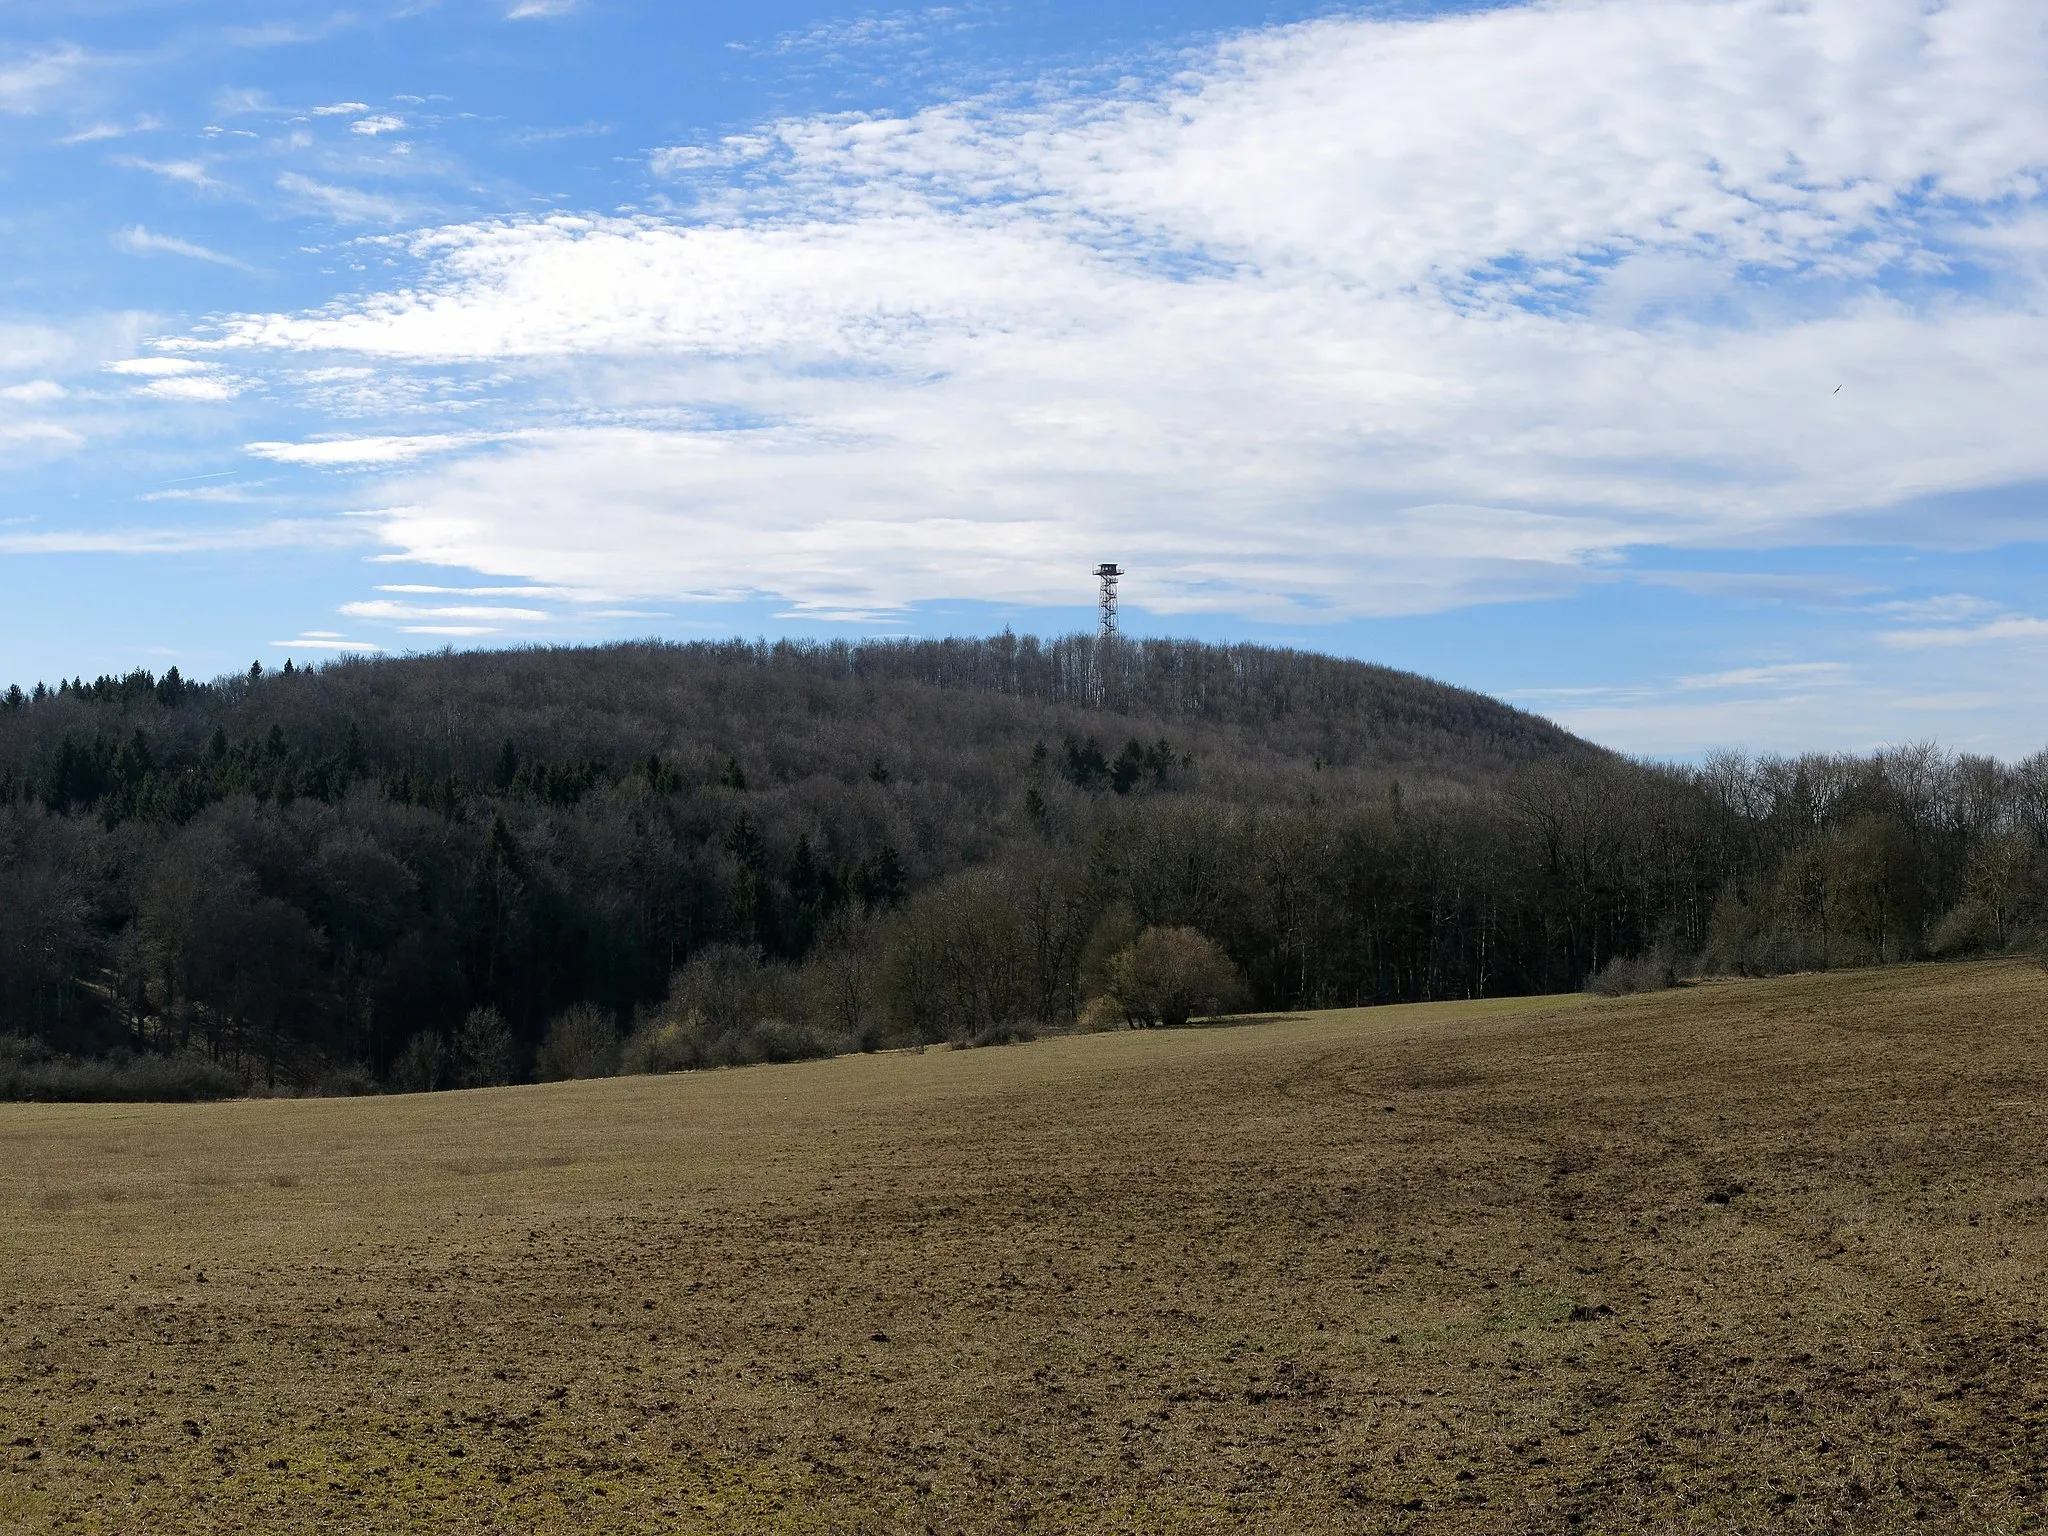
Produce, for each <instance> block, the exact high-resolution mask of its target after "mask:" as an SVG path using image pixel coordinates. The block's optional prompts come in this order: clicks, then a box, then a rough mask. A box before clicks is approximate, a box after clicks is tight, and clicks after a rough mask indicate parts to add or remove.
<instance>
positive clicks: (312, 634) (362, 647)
mask: <svg viewBox="0 0 2048 1536" xmlns="http://www.w3.org/2000/svg"><path fill="white" fill-rule="evenodd" d="M270 644H271V647H272V648H273V649H275V650H280V651H362V652H373V651H381V650H383V649H384V647H383V646H381V645H379V644H377V642H376V641H374V640H350V639H347V638H346V637H344V636H342V635H340V634H337V633H335V632H334V631H333V630H326V629H309V630H307V631H305V632H304V633H303V634H301V635H300V636H299V637H298V638H297V639H296V640H273V641H271V642H270Z"/></svg>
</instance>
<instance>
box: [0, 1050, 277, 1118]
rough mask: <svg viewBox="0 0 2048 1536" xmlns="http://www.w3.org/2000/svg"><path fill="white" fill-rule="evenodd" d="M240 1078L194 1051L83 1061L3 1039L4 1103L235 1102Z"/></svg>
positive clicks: (0, 1078) (0, 1085)
mask: <svg viewBox="0 0 2048 1536" xmlns="http://www.w3.org/2000/svg"><path fill="white" fill-rule="evenodd" d="M243 1091H244V1088H243V1084H242V1080H241V1079H240V1078H238V1077H236V1076H235V1075H234V1073H232V1072H230V1071H228V1069H227V1068H226V1067H223V1066H222V1065H221V1064H220V1063H219V1062H217V1061H208V1060H207V1059H206V1058H205V1057H204V1056H199V1055H196V1054H193V1053H191V1052H179V1053H176V1054H173V1055H168V1056H126V1057H119V1056H117V1057H104V1058H100V1059H97V1060H92V1061H80V1060H77V1059H76V1058H74V1057H70V1056H58V1055H53V1054H52V1053H51V1052H49V1051H47V1050H45V1049H44V1048H43V1047H42V1046H41V1045H39V1044H37V1043H36V1042H35V1041H32V1040H25V1039H22V1038H21V1037H19V1036H0V1100H15V1101H31V1102H37V1103H45V1104H51V1103H93V1102H97V1103H115V1102H123V1101H146V1100H154V1101H162V1102H174V1103H192V1102H196V1101H199V1100H203V1099H232V1098H236V1097H238V1096H239V1095H241V1094H242V1093H243Z"/></svg>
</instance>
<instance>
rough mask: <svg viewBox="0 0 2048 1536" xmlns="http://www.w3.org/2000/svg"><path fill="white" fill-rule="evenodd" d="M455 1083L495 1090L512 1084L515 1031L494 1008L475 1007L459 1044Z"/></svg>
mask: <svg viewBox="0 0 2048 1536" xmlns="http://www.w3.org/2000/svg"><path fill="white" fill-rule="evenodd" d="M455 1056H456V1073H455V1076H456V1081H457V1082H458V1083H459V1084H461V1086H462V1087H464V1088H496V1087H499V1086H501V1085H502V1084H505V1083H509V1082H511V1081H512V1030H511V1028H510V1027H509V1026H508V1025H507V1024H506V1023H505V1016H504V1015H503V1014H501V1013H499V1012H498V1010H497V1009H495V1008H472V1009H471V1010H470V1012H469V1017H468V1018H466V1019H464V1020H463V1021H462V1033H461V1035H460V1036H459V1037H458V1039H457V1041H456V1050H455Z"/></svg>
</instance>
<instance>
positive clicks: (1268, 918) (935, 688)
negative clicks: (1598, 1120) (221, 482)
mask: <svg viewBox="0 0 2048 1536" xmlns="http://www.w3.org/2000/svg"><path fill="white" fill-rule="evenodd" d="M2044 843H2048V770H2044V768H2043V765H2042V761H2041V760H2039V759H2035V760H2030V761H2029V762H2027V763H2023V764H2021V765H2018V766H2017V767H2006V766H2002V765H2000V764H1997V763H1995V762H1991V761H1989V760H1987V759H1978V758H1966V757H1954V756H1949V755H1945V754H1942V753H1939V752H1937V751H1934V750H1933V749H1930V748H1917V749H1913V750H1910V751H1902V752H1893V753H1887V754H1880V755H1878V756H1875V757H1871V758H1836V757H1811V758H1804V759H1799V760H1796V761H1792V760H1778V759H1767V760H1757V761H1747V760H1741V759H1734V758H1727V759H1717V760H1714V761H1712V762H1710V763H1708V764H1707V765H1706V766H1705V767H1704V768H1702V769H1698V770H1693V769H1672V768H1665V767H1658V766H1654V765H1646V764H1640V763H1632V762H1628V761H1625V760H1623V759H1620V758H1617V757H1615V756H1613V755H1611V754H1608V753H1604V752H1601V751H1599V750H1598V749H1596V748H1593V747H1591V746H1589V745H1587V744H1586V743H1583V742H1580V741H1578V740H1576V739H1575V738H1572V737H1570V736H1569V735H1567V734H1566V733H1564V732H1561V731H1559V730H1557V729H1556V728H1555V727H1554V726H1551V725H1549V724H1548V723H1546V722H1543V721H1541V720H1538V719H1536V718H1534V717H1532V716H1529V715H1526V714H1523V713H1521V712H1519V711H1515V710H1512V709H1509V708H1507V707H1506V706H1504V705H1501V704H1499V703H1497V702H1495V701H1492V700H1488V699H1485V698H1483V697H1481V696H1479V695H1475V694H1471V693H1468V692H1464V691H1461V690H1455V689H1450V688H1446V687H1443V686H1442V685H1439V684H1435V683H1431V682H1429V681H1427V680H1425V679H1422V678H1417V677H1413V676H1411V675H1407V674H1401V673H1395V672H1390V671H1388V670H1386V669H1384V668H1376V667H1370V666H1365V665H1362V664H1359V663H1353V662H1344V661H1339V660H1335V659H1332V658H1328V657H1321V656H1314V655H1309V654H1306V653H1300V652H1289V651H1277V650H1267V649H1261V648H1256V647H1245V646H1237V647H1209V646H1199V645H1193V644H1184V643H1163V642H1161V643H1144V644H1135V643H1120V644H1114V645H1111V646H1107V647H1105V646H1101V645H1098V644H1097V643H1096V642H1095V641H1093V640H1092V639H1090V638H1087V637H1081V638H1077V639H1070V640H1062V641H1055V642H1050V643H1040V642H1037V641H1033V640H1030V639H1022V638H1017V637H1013V636H1008V635H1004V636H999V637H996V638H993V639H988V640H978V641H943V642H901V643H891V644H880V645H860V646H852V645H831V646H824V645H796V644H782V645H741V644H732V645H697V646H663V645H639V646H620V647H609V648H602V649H581V650H572V649H558V650H533V651H517V652H498V653H470V654H464V655H453V654H450V655H442V656H434V657H420V658H410V659H405V660H359V659H352V660H346V661H341V662H336V663H333V664H330V665H326V666H322V667H319V668H316V669H305V670H302V669H298V668H295V667H290V666H289V665H288V667H287V669H286V670H284V671H282V672H275V673H266V672H264V671H262V670H261V669H260V668H252V669H251V672H250V674H249V675H247V676H244V677H235V678H228V679H222V680H217V681H214V682H209V683H193V682H191V681H189V680H186V679H183V678H181V677H179V676H178V675H177V674H176V673H175V672H172V673H170V674H167V675H166V676H164V677H162V678H158V677H154V676H152V675H151V674H149V673H147V672H135V673H131V674H129V675H127V676H125V677H121V678H102V679H99V680H97V681H95V682H93V683H87V682H85V681H84V680H83V679H78V680H75V681H73V682H67V683H63V684H60V685H59V686H58V687H56V688H50V687H48V686H46V685H41V684H39V685H37V686H35V687H34V688H32V689H29V690H28V691H26V692H24V691H22V690H21V689H20V688H19V687H16V688H14V689H11V690H10V691H9V692H8V693H6V694H5V695H0V1033H11V1034H12V1035H14V1036H16V1037H17V1040H18V1047H19V1048H18V1049H17V1050H16V1055H15V1058H13V1059H15V1060H16V1061H17V1063H19V1062H23V1061H30V1060H31V1059H33V1062H35V1063H40V1065H35V1066H34V1070H33V1071H30V1070H29V1068H27V1067H22V1068H20V1069H19V1070H17V1071H16V1072H15V1073H14V1075H13V1077H12V1078H8V1079H7V1080H8V1081H16V1082H41V1083H53V1082H69V1081H86V1080H90V1081H92V1082H93V1083H96V1084H99V1085H101V1091H102V1093H103V1096H104V1094H105V1093H111V1092H112V1091H113V1089H111V1088H107V1087H106V1085H107V1084H109V1083H117V1082H118V1081H125V1080H127V1079H125V1078H121V1077H120V1075H119V1073H118V1072H117V1073H115V1074H114V1076H111V1077H110V1076H109V1075H108V1071H98V1072H97V1075H94V1074H93V1073H86V1072H84V1071H83V1069H82V1068H81V1067H80V1065H79V1064H80V1063H81V1062H83V1061H87V1060H98V1061H101V1062H117V1063H118V1061H119V1060H120V1059H121V1058H123V1057H124V1056H125V1057H129V1058H133V1059H134V1061H136V1062H139V1063H142V1064H143V1065H142V1066H141V1067H137V1068H136V1069H135V1070H134V1072H133V1074H132V1075H133V1076H134V1077H135V1078H136V1080H137V1081H159V1080H162V1079H163V1077H164V1073H163V1071H162V1070H161V1069H159V1068H156V1067H151V1066H149V1065H148V1063H151V1062H156V1061H159V1060H161V1059H163V1058H168V1057H175V1059H177V1060H179V1061H181V1062H187V1063H205V1064H208V1066H209V1067H210V1068H217V1069H221V1070H223V1071H225V1072H226V1073H227V1074H230V1075H231V1076H232V1078H233V1079H234V1080H237V1081H241V1082H244V1083H249V1084H255V1085H267V1086H275V1087H278V1088H281V1089H288V1090H292V1091H304V1090H310V1089H317V1088H323V1087H324V1088H326V1089H330V1090H335V1091H348V1090H361V1089H369V1088H374V1087H377V1086H379V1085H385V1086H413V1087H427V1086H442V1085H448V1084H453V1083H457V1082H478V1081H496V1080H504V1079H506V1078H523V1077H527V1076H532V1075H558V1076H559V1075H576V1074H581V1073H584V1072H589V1071H598V1070H614V1069H620V1068H624V1067H629V1066H634V1065H636V1064H637V1066H638V1067H640V1068H641V1069H647V1070H654V1069H661V1068H666V1067H681V1066H692V1065H707V1064H717V1063H722V1062H737V1061H747V1060H762V1059H782V1058H787V1057H791V1056H798V1055H810V1054H817V1053H819V1052H823V1051H828V1050H837V1049H848V1048H860V1047H873V1046H876V1045H880V1044H886V1043H895V1042H910V1041H922V1040H939V1039H948V1038H954V1039H1001V1038H1010V1037H1013V1036H1015V1035H1017V1034H1020V1033H1025V1032H1028V1031H1030V1030H1033V1029H1038V1028H1045V1027H1063V1026H1066V1025H1068V1024H1071V1023H1072V1022H1073V1021H1074V1020H1075V1019H1076V1018H1077V1017H1084V1016H1085V1017H1088V1018H1090V1019H1094V1020H1096V1021H1100V1020H1101V1019H1103V1018H1104V1017H1105V1016H1106V1015H1105V1014H1104V1012H1103V1008H1104V1006H1105V1005H1104V1001H1103V1000H1104V999H1113V998H1118V997H1123V998H1128V997H1129V996H1131V995H1134V994H1133V993H1132V987H1134V986H1135V985H1136V983H1135V982H1131V981H1130V978H1131V977H1133V976H1135V975H1137V974H1138V972H1139V970H1141V969H1143V967H1142V966H1141V965H1140V964H1139V962H1140V961H1141V960H1144V958H1145V957H1146V956H1148V955H1149V956H1153V957H1155V959H1154V960H1153V961H1149V962H1147V963H1149V964H1151V965H1152V969H1153V971H1155V972H1156V971H1157V970H1158V969H1159V967H1160V965H1162V964H1166V962H1164V961H1158V960H1157V959H1156V957H1158V956H1167V955H1180V956H1183V957H1188V956H1193V957H1195V958H1194V959H1185V958H1184V961H1182V962H1174V963H1176V964H1182V963H1184V964H1185V965H1187V966H1192V967H1194V968H1195V969H1201V965H1200V964H1197V962H1198V961H1200V960H1201V955H1202V954H1203V953H1206V951H1203V950H1202V946H1204V945H1206V946H1209V947H1210V948H1211V949H1213V950H1214V951H1216V954H1215V956H1214V957H1213V963H1214V965H1216V966H1220V967H1221V968H1222V971H1221V974H1225V975H1227V976H1230V977H1231V978H1233V980H1232V986H1231V987H1230V988H1225V989H1222V990H1215V989H1214V988H1212V989H1211V990H1212V991H1213V992H1214V996H1215V997H1216V998H1218V999H1221V998H1222V997H1223V996H1224V994H1225V992H1229V993H1230V994H1231V998H1232V1001H1233V1003H1234V1004H1236V1005H1247V1006H1252V1007H1258V1008H1292V1007H1304V1006H1321V1005H1338V1004H1355V1003H1371V1002H1393V1001H1407V1000H1421V999H1430V998H1449V997H1467V996H1479V995H1492V994H1503V993H1519V992H1533V991H1556V990H1571V989H1575V988H1578V987H1581V986H1584V985H1587V984H1589V983H1594V982H1597V983H1598V984H1601V985H1608V986H1615V985H1640V984H1646V983H1652V982H1654V981H1655V980H1656V979H1658V978H1659V977H1661V976H1665V975H1668V974H1672V973H1675V972H1676V971H1679V970H1682V969H1687V968H1690V967H1695V966H1705V967H1708V968H1713V969H1721V970H1738V971H1769V970H1779V969H1787V968H1806V967H1814V966H1825V965H1842V964H1854V963H1864V962H1874V961H1889V960H1895V959H1902V958H1908V957H1912V956H1918V955H1924V954H1930V953H1962V952H1967V951H1970V950H1973V949H1983V948H1995V947H2001V946H2010V945H2014V944H2017V943H2021V942H2025V941H2026V940H2027V939H2028V937H2029V935H2031V933H2032V932H2033V929H2034V927H2035V925H2036V924H2038V923H2039V922H2040V921H2041V920H2042V918H2043V916H2044V899H2048V886H2044V878H2043V861H2042V855H2041V850H2042V848H2043V846H2044ZM1147 935H1152V937H1151V938H1147ZM1162 935H1173V936H1177V937H1172V938H1170V939H1169V938H1167V937H1161V936H1162ZM1141 941H1142V942H1141ZM1201 963H1202V964H1208V963H1209V962H1206V961H1204V962H1201ZM1118 977H1123V978H1125V981H1124V983H1119V982H1118V980H1117V978H1118ZM1171 982H1172V978H1170V977H1167V978H1164V979H1162V978H1161V977H1159V976H1157V975H1154V976H1152V977H1151V979H1150V980H1149V981H1148V982H1147V985H1149V986H1151V987H1152V988H1153V991H1154V993H1158V994H1159V995H1166V994H1168V993H1172V992H1173V988H1172V986H1171V985H1170V983H1171ZM1162 987H1163V988H1165V989H1166V992H1165V993H1160V992H1159V989H1160V988H1162ZM1120 988H1121V990H1120ZM1148 995H1152V994H1148ZM1174 995H1178V994H1174ZM1117 1006H1119V1007H1121V1008H1122V1009H1123V1012H1124V1013H1126V1014H1129V1015H1131V1016H1133V1017H1135V1016H1136V1015H1137V1013H1138V1012H1139V1011H1142V1010H1139V1009H1138V1008H1137V1007H1136V1005H1135V1004H1129V1003H1123V1004H1118V1005H1117ZM1176 1006H1180V1007H1181V1009H1182V1011H1185V1006H1187V1005H1186V1004H1185V1003H1183V1004H1182V1005H1176ZM1165 1011H1166V1012H1167V1013H1169V1014H1170V1013H1171V1012H1172V1011H1173V1007H1168V1008H1167V1009H1166V1010H1165ZM1114 1012H1115V1010H1114V1009H1112V1010H1111V1014H1112V1015H1113V1014H1114ZM24 1052H26V1053H27V1054H24ZM67 1061H68V1063H69V1064H68V1065H67V1064H66V1063H67ZM108 1070H112V1069H108ZM123 1070H126V1069H123ZM181 1070H182V1069H181ZM193 1070H196V1069H193ZM67 1074H68V1075H67ZM5 1076H6V1075H5V1074H0V1077H5ZM200 1076H201V1077H202V1078H203V1077H205V1074H203V1073H202V1074H200ZM179 1080H180V1081H186V1080H194V1079H193V1073H192V1070H184V1071H183V1076H181V1077H180V1078H179ZM207 1080H211V1079H207Z"/></svg>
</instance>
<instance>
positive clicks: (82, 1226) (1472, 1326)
mask: <svg viewBox="0 0 2048 1536" xmlns="http://www.w3.org/2000/svg"><path fill="white" fill-rule="evenodd" d="M2044 1256H2048V976H2044V975H2043V974H2042V973H2041V972H2040V971H2038V970H2037V969H2034V968H2032V967H2029V966H2022V965H2018V964H2010V963H2000V964H1981V965H1967V966H1946V967H1913V968H1895V969H1890V970H1885V971H1866V972H1856V973H1848V974H1836V975H1832V976H1807V977H1796V978H1790V979H1787V980H1783V981H1775V982H1749V983H1728V984H1714V985H1707V986H1701V987H1696V988H1691V989H1687V990H1684V991H1681V992H1676V993H1666V994H1660V995H1656V996H1649V997H1638V998H1628V999H1619V1000H1613V1001H1586V1000H1582V999H1550V1000H1534V1001H1532V1002H1524V1003H1520V1004H1510V1005H1502V1004H1498V1003H1491V1004H1469V1005H1459V1004H1444V1005H1432V1006H1425V1007H1419V1008H1388V1009H1377V1010H1361V1011H1352V1012H1344V1013H1330V1014H1318V1015H1303V1016H1298V1017H1294V1018H1288V1019H1274V1020H1265V1021H1259V1022H1255V1023H1247V1024H1243V1025H1239V1026H1236V1027H1229V1028H1212V1029H1198V1030H1189V1031H1179V1032H1170V1033H1139V1034H1116V1035H1101V1036H1087V1037H1078V1038H1070V1039H1062V1040H1054V1041H1047V1042H1041V1043H1039V1044H1036V1045H1029V1046H1019V1047H1010V1048H1004V1049H993V1050H984V1051H968V1052H950V1051H932V1052H928V1053H925V1054H922V1055H918V1054H900V1055H884V1056H876V1057H866V1058H856V1059H849V1060H840V1061H831V1062H818V1063H811V1064H806V1065H799V1066H786V1067H762V1068H750V1069H747V1070H744V1071H727V1072H717V1073H705V1074H693V1075H687V1076H678V1077H665V1078H634V1079H621V1080H615V1081H609V1082H596V1083H576V1084H562V1085H556V1086H550V1087H541V1088H516V1089H503V1090H490V1091H484V1092H475V1093H465V1094H438V1095H421V1096H415V1097H406V1098H389V1099H375V1100H337V1101H320V1102H246V1103H232V1104H223V1105H203V1106H79V1107H71V1106H23V1105H6V1106H0V1529H5V1530H7V1531H45V1530H50V1531H56V1530H62V1531H81V1532H84V1531H105V1532H115V1531H119V1532H152V1533H154V1532H183V1531H208V1532H211V1531H228V1530H247V1531H320V1532H354V1531H361V1532H371V1531H375V1532H380V1533H381V1532H405V1531H436V1532H483V1531H504V1532H514V1531H517V1532H525V1531H540V1532H554V1531H605V1532H615V1531H616V1532H637V1531H646V1532H655V1531H660V1532H668V1531H731V1532H739V1531H748V1532H752V1531H806V1532H811V1531H816V1532H824V1531H842V1532H860V1531H938V1532H952V1531H999V1530H1000V1531H1018V1530H1022V1531H1041V1530H1043V1531H1059V1530H1075V1531H1130V1532H1139V1531H1145V1532H1151V1531H1217V1532H1224V1531H1231V1532H1236V1531H1260V1532H1300V1531H1310V1530H1324V1531H1403V1530H1415V1531H1483V1532H1495V1531H1498V1532H1523V1531H1545V1532H1548V1531H1556V1532H1570V1531H1594V1530H1600V1531H1649V1530H1658V1531H1664V1530H1673V1529H1691V1530H1701V1531H1707V1530H1712V1531H1799V1532H1807V1531H1829V1530H1842V1531H1887V1530H1905V1529H1909V1528H1910V1529H1913V1530H1954V1531H1971V1532H1985V1531H2017V1530H2030V1529H2039V1528H2041V1527H2042V1526H2043V1525H2044V1523H2048V1519H2044V1514H2043V1510H2044V1502H2043V1494H2044V1489H2048V1371H2044V1367H2048V1340H2044V1333H2043V1315H2042V1302H2043V1259H2044Z"/></svg>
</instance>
